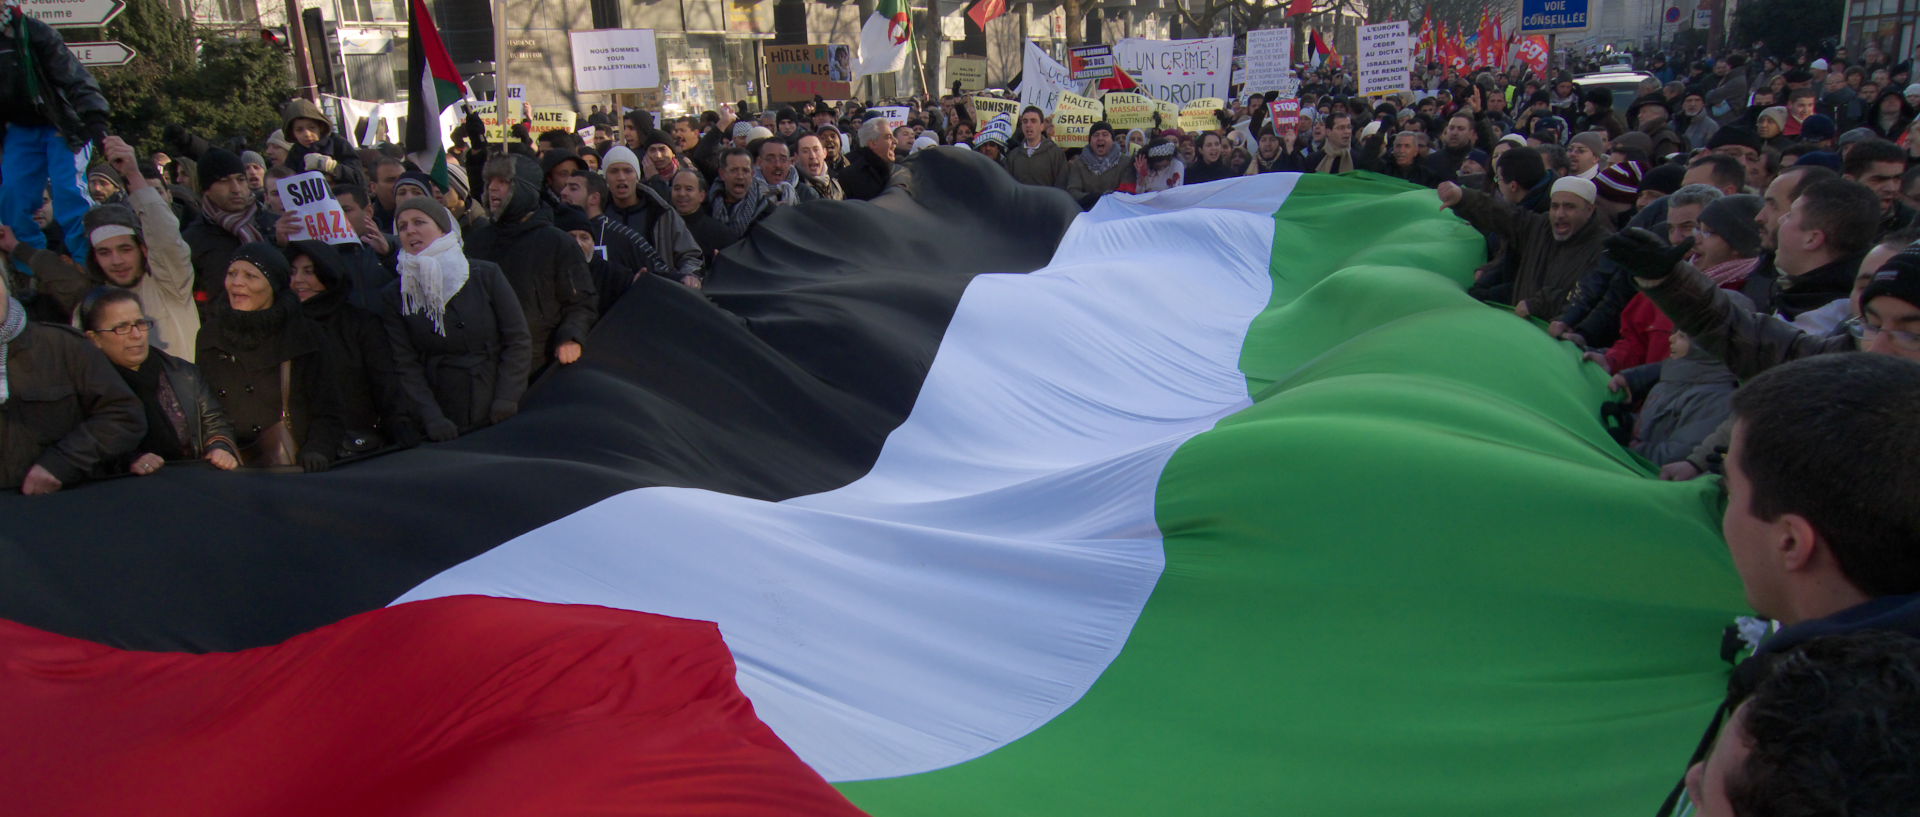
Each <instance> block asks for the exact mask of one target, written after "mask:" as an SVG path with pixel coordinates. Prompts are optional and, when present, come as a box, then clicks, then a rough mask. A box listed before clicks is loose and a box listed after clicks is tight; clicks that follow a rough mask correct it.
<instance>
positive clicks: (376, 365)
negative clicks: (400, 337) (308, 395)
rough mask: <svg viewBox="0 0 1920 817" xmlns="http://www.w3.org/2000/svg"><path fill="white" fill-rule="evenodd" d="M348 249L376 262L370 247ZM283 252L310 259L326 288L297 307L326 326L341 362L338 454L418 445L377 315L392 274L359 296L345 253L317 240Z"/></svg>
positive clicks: (390, 351)
mask: <svg viewBox="0 0 1920 817" xmlns="http://www.w3.org/2000/svg"><path fill="white" fill-rule="evenodd" d="M346 249H349V250H357V251H358V254H359V255H360V256H362V257H363V258H366V259H369V260H372V261H373V262H374V263H375V264H376V265H377V264H378V259H377V258H376V257H375V256H374V254H373V253H372V251H370V250H366V249H364V248H361V247H359V246H358V245H351V246H348V247H347V248H346ZM287 254H288V256H289V257H290V258H292V257H299V256H305V257H307V258H308V259H311V260H312V261H313V272H314V277H316V278H318V279H320V282H321V283H322V284H323V285H325V286H326V288H327V289H326V291H325V292H321V293H319V294H317V295H314V296H313V297H311V298H308V299H307V300H306V301H305V302H303V303H301V304H300V311H301V312H304V313H306V315H307V317H309V318H312V319H313V321H314V322H315V323H318V324H319V325H320V328H321V329H323V330H325V332H326V335H327V340H328V341H329V342H331V343H332V344H333V351H334V359H335V360H337V361H338V362H339V370H338V375H339V382H340V421H341V424H342V425H343V426H344V427H345V435H344V437H343V438H342V440H341V446H342V448H341V451H340V453H341V454H349V453H352V454H362V453H366V452H367V451H371V450H373V449H375V448H380V447H383V446H384V445H386V444H387V443H401V444H403V445H412V444H414V443H418V442H419V434H418V433H417V429H416V428H415V427H414V426H413V423H412V421H411V420H410V419H408V412H407V402H406V399H405V397H403V396H402V395H401V393H400V381H399V376H398V374H397V371H396V369H395V368H394V363H393V347H392V346H390V345H389V344H388V342H387V329H386V327H385V326H384V325H382V324H381V322H380V318H379V317H378V316H377V315H376V312H377V311H378V310H380V309H384V308H385V306H384V303H383V302H382V301H381V290H383V289H385V287H386V284H387V283H390V282H391V275H389V276H388V280H385V281H381V282H380V284H379V288H377V289H374V290H373V291H372V292H370V293H364V297H363V290H362V289H361V287H362V284H361V282H360V280H358V279H356V278H354V277H353V276H354V275H355V272H354V271H353V270H352V269H351V265H350V263H349V262H348V261H347V256H345V255H343V254H342V253H340V252H337V251H336V248H335V247H331V246H328V245H327V244H324V243H321V242H318V241H295V242H293V243H292V244H291V245H289V246H288V248H287ZM376 269H381V268H379V267H377V266H376ZM362 301H365V302H368V303H371V304H373V306H372V308H371V309H363V308H361V307H360V306H359V304H360V303H361V302H362Z"/></svg>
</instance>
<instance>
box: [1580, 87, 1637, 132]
mask: <svg viewBox="0 0 1920 817" xmlns="http://www.w3.org/2000/svg"><path fill="white" fill-rule="evenodd" d="M1580 107H1581V111H1582V113H1581V115H1580V121H1579V122H1577V123H1575V125H1574V127H1576V128H1579V129H1580V130H1583V131H1602V132H1604V133H1605V134H1606V137H1607V138H1608V139H1612V138H1614V137H1616V136H1619V135H1620V134H1622V133H1625V132H1627V130H1628V128H1627V120H1625V119H1623V118H1621V116H1620V112H1619V111H1616V110H1614V109H1613V93H1612V92H1611V91H1608V90H1607V89H1605V88H1588V89H1587V90H1586V91H1585V92H1584V93H1583V94H1582V95H1581V103H1580Z"/></svg>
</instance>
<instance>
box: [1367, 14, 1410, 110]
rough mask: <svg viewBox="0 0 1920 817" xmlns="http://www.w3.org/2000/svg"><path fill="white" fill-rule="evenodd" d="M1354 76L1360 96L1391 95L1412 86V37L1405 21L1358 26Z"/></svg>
mask: <svg viewBox="0 0 1920 817" xmlns="http://www.w3.org/2000/svg"><path fill="white" fill-rule="evenodd" d="M1356 68H1357V71H1356V73H1355V77H1356V78H1357V79H1358V80H1359V83H1360V93H1361V94H1363V95H1372V94H1391V93H1394V92H1397V91H1405V90H1407V89H1408V88H1410V87H1412V85H1413V78H1412V71H1413V38H1412V37H1411V36H1409V35H1408V33H1407V21H1405V20H1396V21H1394V22H1391V23H1379V24H1376V25H1369V26H1361V27H1360V61H1359V65H1357V66H1356Z"/></svg>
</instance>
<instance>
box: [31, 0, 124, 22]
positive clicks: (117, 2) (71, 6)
mask: <svg viewBox="0 0 1920 817" xmlns="http://www.w3.org/2000/svg"><path fill="white" fill-rule="evenodd" d="M21 5H22V7H24V8H25V9H26V10H27V14H28V15H29V16H32V17H35V18H37V19H39V20H40V22H43V23H46V24H47V25H50V26H53V27H54V28H96V27H99V26H103V25H106V24H107V21H109V20H112V19H113V18H115V17H118V16H120V12H123V11H126V10H127V3H126V0H25V2H23V3H22V4H21Z"/></svg>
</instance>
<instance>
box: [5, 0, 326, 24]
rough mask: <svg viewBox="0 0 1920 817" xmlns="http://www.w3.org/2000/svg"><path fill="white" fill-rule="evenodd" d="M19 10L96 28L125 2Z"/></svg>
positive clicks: (52, 1) (27, 4) (35, 4)
mask: <svg viewBox="0 0 1920 817" xmlns="http://www.w3.org/2000/svg"><path fill="white" fill-rule="evenodd" d="M21 8H22V9H24V10H25V11H26V12H27V16H28V17H32V18H34V19H36V20H39V21H40V22H43V23H46V24H47V25H50V26H53V27H54V28H97V27H99V26H103V25H106V24H107V23H108V22H111V21H112V20H113V18H115V17H118V16H120V12H123V11H126V10H127V4H126V0H24V2H22V3H21ZM293 19H295V20H298V19H300V18H299V16H298V15H296V16H295V17H294V18H293Z"/></svg>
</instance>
